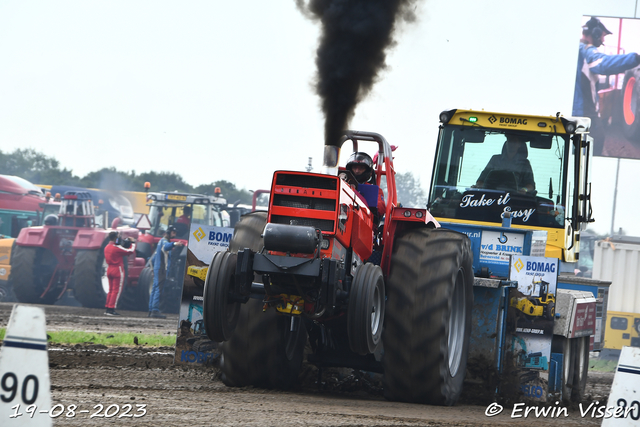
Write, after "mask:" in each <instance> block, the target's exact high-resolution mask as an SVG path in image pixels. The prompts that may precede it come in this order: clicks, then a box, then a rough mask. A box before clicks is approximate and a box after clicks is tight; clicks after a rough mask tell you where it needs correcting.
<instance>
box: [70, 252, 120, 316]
mask: <svg viewBox="0 0 640 427" xmlns="http://www.w3.org/2000/svg"><path fill="white" fill-rule="evenodd" d="M72 279H73V283H74V287H75V288H74V289H75V297H76V299H77V300H78V302H79V303H80V304H82V306H83V307H89V308H102V307H104V306H105V303H106V301H107V294H108V293H109V280H108V279H107V263H106V262H105V260H104V249H102V248H101V249H97V250H81V251H78V253H77V254H76V261H75V267H74V269H73V277H72ZM123 280H124V281H125V282H126V277H125V278H123Z"/></svg>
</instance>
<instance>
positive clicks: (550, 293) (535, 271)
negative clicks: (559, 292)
mask: <svg viewBox="0 0 640 427" xmlns="http://www.w3.org/2000/svg"><path fill="white" fill-rule="evenodd" d="M509 279H510V280H511V281H515V282H517V283H518V285H517V287H515V288H512V289H511V290H510V292H509V309H508V314H507V328H508V331H509V333H508V335H507V340H508V341H507V343H508V347H507V351H506V352H505V357H506V358H507V360H505V364H504V365H505V367H506V369H509V370H510V371H511V373H512V375H511V377H512V378H515V379H516V382H517V384H516V385H517V387H518V388H519V390H520V392H522V394H523V397H524V398H526V399H530V400H533V401H539V402H544V401H546V399H547V395H548V390H549V363H550V361H551V340H552V338H553V321H554V317H555V307H556V288H557V284H558V260H557V259H556V258H545V257H532V256H512V257H511V265H510V274H509Z"/></svg>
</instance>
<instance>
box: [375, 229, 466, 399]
mask: <svg viewBox="0 0 640 427" xmlns="http://www.w3.org/2000/svg"><path fill="white" fill-rule="evenodd" d="M472 263H473V254H472V252H471V245H470V242H469V239H468V237H467V236H465V235H464V234H461V233H457V232H455V231H451V230H446V229H441V228H439V229H426V228H422V229H415V230H410V231H408V232H406V233H405V234H404V235H402V236H400V237H399V238H397V239H396V241H395V242H394V253H393V255H392V259H391V271H390V275H389V283H388V286H387V289H388V291H387V295H388V302H387V309H386V315H385V319H386V320H385V329H384V331H383V333H382V341H383V344H384V355H383V359H382V360H383V366H384V394H385V397H386V398H387V399H390V400H398V401H404V402H414V403H427V404H433V405H453V404H454V403H455V402H456V401H457V400H458V398H459V397H460V393H461V392H462V382H463V380H464V376H465V371H466V366H467V353H468V348H469V338H470V334H471V307H472V305H473V268H472Z"/></svg>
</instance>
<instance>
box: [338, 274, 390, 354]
mask: <svg viewBox="0 0 640 427" xmlns="http://www.w3.org/2000/svg"><path fill="white" fill-rule="evenodd" d="M384 300H385V296H384V277H383V275H382V269H381V268H380V266H378V265H374V264H371V263H366V264H363V265H361V266H360V267H358V269H357V270H356V274H355V276H354V278H353V282H352V284H351V292H350V294H349V311H348V313H347V332H348V336H349V346H350V347H351V350H352V351H353V352H354V353H356V354H360V355H366V354H370V353H373V352H374V351H375V349H376V347H378V344H379V343H380V337H381V336H382V325H383V323H384V304H385V301H384Z"/></svg>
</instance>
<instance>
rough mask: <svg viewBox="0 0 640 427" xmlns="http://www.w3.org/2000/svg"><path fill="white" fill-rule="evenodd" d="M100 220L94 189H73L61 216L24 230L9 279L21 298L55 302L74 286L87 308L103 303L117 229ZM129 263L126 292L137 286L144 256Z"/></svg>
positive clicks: (126, 233) (124, 231)
mask: <svg viewBox="0 0 640 427" xmlns="http://www.w3.org/2000/svg"><path fill="white" fill-rule="evenodd" d="M98 218H99V216H97V215H96V213H95V212H94V207H93V202H92V201H91V195H90V194H89V193H86V192H82V191H80V192H74V191H68V192H66V193H65V195H64V196H63V198H62V200H61V203H60V208H59V213H58V215H55V214H49V215H47V216H46V217H45V218H44V222H43V225H42V226H38V227H27V228H23V229H22V230H21V231H20V234H19V235H18V238H17V239H16V240H15V247H14V249H13V251H12V254H11V278H10V281H11V283H12V285H13V290H14V293H15V295H16V298H17V299H18V301H20V302H24V303H32V304H53V303H55V302H56V301H57V300H58V299H60V298H61V297H62V296H63V294H64V293H65V291H67V290H68V289H73V293H74V296H75V298H76V300H78V302H80V303H81V304H82V305H83V306H84V307H94V308H100V307H104V304H105V300H106V295H107V293H108V291H109V283H108V280H107V276H106V269H107V265H106V262H105V260H104V247H105V246H106V244H107V243H108V241H109V240H108V235H109V232H110V231H112V230H113V229H107V228H104V227H100V226H99V225H97V224H96V219H98ZM116 231H118V232H120V234H121V236H122V238H127V237H130V238H133V239H137V237H138V230H137V229H135V228H130V227H119V228H117V229H116ZM126 265H127V269H126V270H127V279H126V282H125V290H126V289H127V288H130V287H135V286H136V285H137V282H138V277H139V275H140V271H141V270H142V268H143V267H144V259H142V258H137V257H135V256H129V260H128V264H126ZM125 294H127V293H126V292H123V296H124V295H125Z"/></svg>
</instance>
